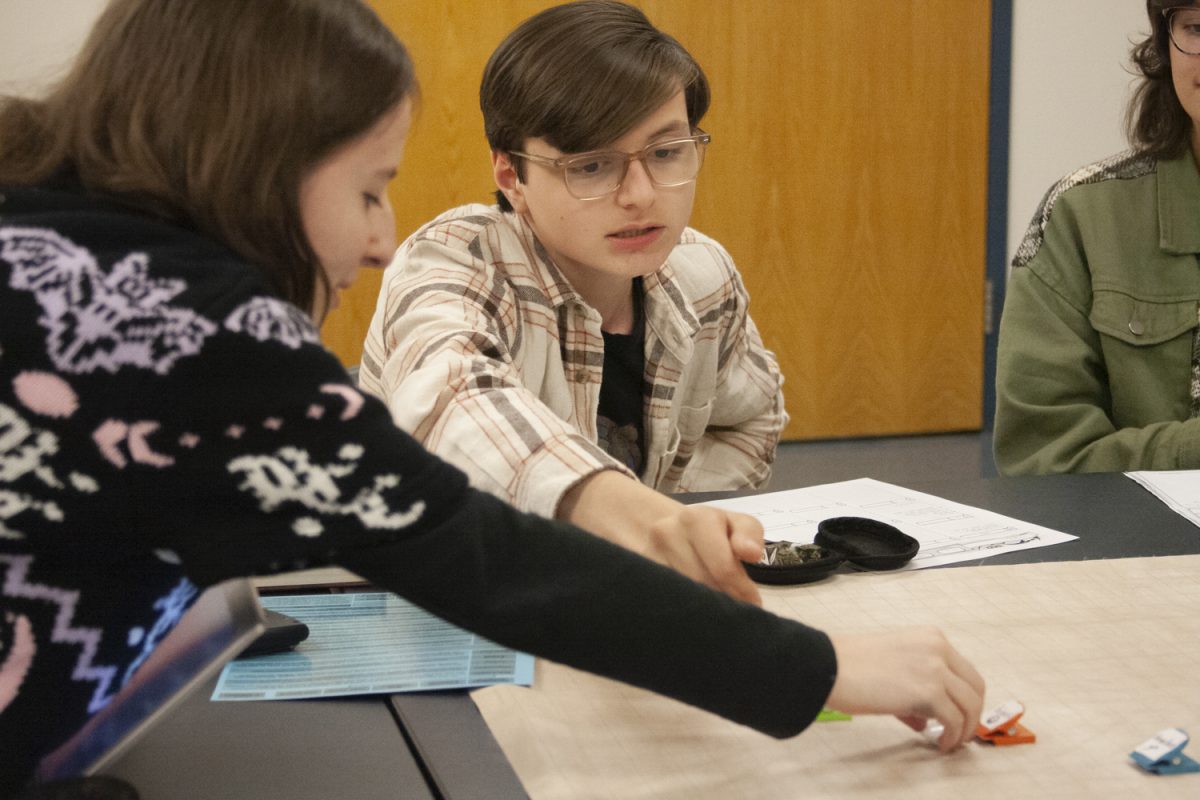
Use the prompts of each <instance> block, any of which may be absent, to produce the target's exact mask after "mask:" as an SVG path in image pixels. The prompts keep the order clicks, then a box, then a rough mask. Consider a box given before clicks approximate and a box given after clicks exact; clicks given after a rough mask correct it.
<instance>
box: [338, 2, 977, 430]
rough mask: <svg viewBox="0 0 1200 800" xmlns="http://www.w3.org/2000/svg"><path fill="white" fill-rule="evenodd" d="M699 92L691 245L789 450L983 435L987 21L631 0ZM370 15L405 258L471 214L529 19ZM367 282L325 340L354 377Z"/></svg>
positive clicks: (512, 10) (827, 7)
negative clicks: (390, 114)
mask: <svg viewBox="0 0 1200 800" xmlns="http://www.w3.org/2000/svg"><path fill="white" fill-rule="evenodd" d="M638 4H639V5H640V6H641V7H642V8H644V9H645V10H646V12H647V14H648V15H649V16H650V18H651V19H652V20H653V21H654V22H655V23H656V24H658V25H659V26H661V27H662V28H663V29H664V30H667V31H670V32H671V33H672V34H673V35H675V36H676V38H678V39H679V40H680V41H681V42H683V44H684V45H685V46H687V47H688V49H689V50H691V51H692V53H693V54H694V55H695V56H696V57H697V59H698V60H699V61H700V63H701V64H702V65H703V66H704V68H705V70H706V72H707V73H708V75H709V78H710V80H711V82H712V84H713V107H712V110H711V111H710V113H709V116H708V117H707V118H706V119H705V122H704V126H705V128H706V129H707V130H709V131H710V132H711V133H713V135H714V142H713V145H712V147H711V148H710V150H709V155H708V158H707V160H706V163H705V167H704V174H703V175H702V176H701V181H700V188H699V192H698V196H697V203H696V211H695V214H694V216H693V224H694V225H695V227H697V228H699V229H700V230H703V231H705V232H706V233H708V234H710V235H712V236H714V237H716V238H717V239H718V240H720V241H721V242H722V243H723V244H725V246H726V247H727V248H728V249H729V251H730V252H731V253H732V254H733V256H734V259H735V260H736V261H737V263H738V265H739V268H740V269H741V271H742V274H743V276H744V278H745V281H746V284H747V287H748V288H749V290H750V293H751V296H752V298H753V306H752V309H753V314H754V318H755V320H756V321H757V323H758V325H759V328H760V329H761V331H762V333H763V337H764V339H765V340H766V341H767V344H768V346H769V347H771V348H772V349H773V350H775V352H776V353H777V355H778V356H779V359H780V363H781V364H782V367H783V370H784V374H785V376H786V378H787V385H786V393H787V403H788V409H789V411H790V412H791V414H792V423H791V425H790V426H789V428H788V431H787V436H788V438H793V439H796V438H828V437H843V436H873V435H889V434H905V433H920V432H931V431H948V430H971V429H978V428H979V427H980V426H981V421H982V419H981V417H982V397H983V384H982V381H983V278H984V234H985V189H986V164H987V89H988V79H987V76H988V35H989V30H988V25H989V15H990V14H989V12H990V5H989V2H988V0H911V1H909V0H905V2H900V1H899V0H882V2H876V3H871V4H864V5H856V4H847V3H845V2H842V0H794V1H790V2H787V1H785V0H736V1H734V0H643V1H642V2H640V3H638ZM372 5H373V6H374V7H375V8H376V9H377V10H378V11H379V13H380V15H381V16H382V17H383V18H384V20H385V21H387V22H388V24H389V25H390V26H391V27H392V28H393V30H395V31H396V32H397V34H398V35H399V36H400V37H401V38H402V39H403V40H404V41H405V42H406V43H407V44H408V45H409V47H410V49H411V51H412V53H413V58H414V60H415V61H416V63H417V67H418V75H419V77H420V80H421V84H422V101H421V109H420V112H419V115H418V119H417V123H416V126H415V129H414V132H413V135H412V138H411V141H410V144H409V149H408V153H407V155H406V160H405V163H404V164H403V165H402V167H401V170H400V178H399V180H398V181H397V182H396V185H395V186H394V188H393V190H392V195H391V197H392V201H393V204H394V206H395V208H396V217H397V226H398V231H400V232H401V236H403V235H407V233H409V232H411V231H412V230H413V229H414V228H415V227H416V226H418V225H419V224H421V223H423V222H425V221H427V220H428V219H430V218H432V217H433V216H434V215H436V214H438V213H440V212H441V211H443V210H445V209H447V208H450V207H452V206H454V205H458V204H460V203H464V202H470V201H487V200H488V197H489V193H490V191H491V188H492V187H491V182H490V170H489V168H488V153H487V146H486V142H485V141H484V138H483V126H482V121H481V119H480V115H479V110H478V96H477V92H478V83H479V76H480V75H481V73H482V70H483V65H484V63H485V62H486V60H487V57H488V55H489V54H490V52H491V50H492V48H493V47H494V46H495V45H496V44H497V43H498V42H499V41H500V39H501V38H503V36H504V35H505V34H506V33H507V32H508V31H509V30H511V28H512V27H513V26H514V25H515V24H516V23H517V22H519V21H520V20H521V19H523V18H525V17H526V16H528V15H529V14H532V13H534V12H535V11H537V10H538V9H540V8H544V7H546V6H548V5H551V3H549V2H542V1H541V0H538V1H536V2H535V1H534V0H496V1H495V2H489V3H476V2H471V1H470V0H442V1H440V2H429V1H426V2H399V0H374V1H373V3H372ZM377 291H378V278H377V277H376V276H365V277H364V279H363V280H361V281H360V284H359V285H358V286H356V287H355V289H354V291H353V292H351V293H349V294H348V295H347V296H346V297H344V298H343V307H342V308H341V309H339V310H338V312H336V313H335V315H333V316H332V317H331V318H330V320H329V321H328V323H327V324H326V326H325V328H324V330H323V334H324V336H325V339H326V341H327V343H329V344H330V346H331V347H333V348H334V349H335V351H336V352H337V353H338V354H339V356H340V357H341V358H342V359H343V360H344V361H345V362H346V363H355V362H357V360H358V357H359V353H360V351H361V340H362V337H363V335H364V333H365V331H366V327H367V324H368V322H369V320H370V317H371V314H372V313H373V310H374V305H375V295H376V292H377Z"/></svg>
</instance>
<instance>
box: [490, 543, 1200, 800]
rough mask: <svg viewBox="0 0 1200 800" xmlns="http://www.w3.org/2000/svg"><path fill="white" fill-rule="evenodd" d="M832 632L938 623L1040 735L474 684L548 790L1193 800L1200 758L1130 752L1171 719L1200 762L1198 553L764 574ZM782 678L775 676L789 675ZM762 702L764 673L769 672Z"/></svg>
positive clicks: (513, 752) (548, 671)
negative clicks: (798, 578) (1159, 759)
mask: <svg viewBox="0 0 1200 800" xmlns="http://www.w3.org/2000/svg"><path fill="white" fill-rule="evenodd" d="M762 588H763V598H764V605H765V606H766V608H767V609H769V610H771V611H773V612H775V613H777V614H780V615H782V616H786V617H791V618H794V619H799V620H803V621H804V622H806V623H808V624H810V625H814V626H816V627H819V628H822V629H825V630H831V631H835V632H844V633H852V632H868V631H879V630H886V629H891V628H894V627H897V626H901V625H913V624H930V625H936V626H938V627H940V628H942V629H943V630H944V631H945V632H946V634H947V635H948V636H949V637H950V640H951V642H952V643H953V644H954V645H955V647H957V648H958V650H959V651H960V652H962V653H963V654H964V655H965V656H966V657H967V658H968V659H970V660H971V661H972V662H973V663H974V664H975V665H976V666H977V667H978V668H979V670H980V672H981V673H982V674H983V676H984V678H985V679H986V680H987V682H988V689H987V697H986V700H985V710H986V709H990V708H993V707H995V706H998V705H1000V704H1001V703H1004V702H1005V701H1007V700H1010V699H1014V700H1019V701H1021V702H1022V703H1023V704H1024V705H1025V709H1026V710H1025V715H1024V717H1023V718H1022V719H1021V722H1022V724H1023V725H1025V726H1026V727H1028V728H1029V729H1030V730H1032V731H1033V732H1034V733H1035V734H1036V735H1037V742H1036V743H1035V744H1029V745H1012V746H1005V747H996V746H994V745H991V744H985V743H983V742H980V741H975V742H972V743H970V744H968V745H967V746H966V747H964V748H961V749H960V750H958V751H956V752H954V753H952V754H949V755H943V754H940V753H939V752H938V751H937V750H936V748H935V747H934V746H932V745H931V744H929V743H928V742H927V740H926V739H925V737H924V736H922V735H921V734H918V733H914V732H913V731H911V730H910V729H909V728H907V727H906V726H904V725H903V724H902V723H900V722H899V721H897V720H895V719H894V718H891V717H882V716H856V717H855V718H854V719H853V720H851V721H848V722H847V721H842V722H818V723H815V724H814V725H813V726H812V727H810V728H809V729H808V730H807V731H805V732H804V733H803V734H801V735H800V736H797V737H794V738H792V739H789V740H785V741H777V740H774V739H771V738H770V737H767V736H765V735H762V734H759V733H756V732H755V731H753V730H750V729H749V728H745V727H742V726H739V725H736V724H733V723H730V722H727V721H725V720H723V719H720V718H718V717H716V716H713V715H711V714H707V713H705V712H703V711H699V710H697V709H694V708H691V707H689V706H686V705H684V704H682V703H677V702H675V701H672V700H668V699H665V698H662V697H659V696H656V695H653V694H651V693H649V692H646V691H643V690H640V689H635V688H632V687H629V686H625V685H623V684H619V683H616V682H613V681H609V680H605V679H602V678H597V677H595V676H592V675H589V674H586V673H583V672H578V671H575V670H572V669H569V668H567V667H563V666H561V665H558V664H554V663H550V662H547V661H544V660H539V661H538V666H537V674H536V679H535V683H534V688H532V689H526V688H520V687H511V686H500V687H491V688H487V689H482V690H479V691H476V692H474V693H473V694H472V697H473V699H474V700H475V703H476V705H477V706H478V707H479V710H480V712H481V713H482V714H483V717H484V719H485V720H486V721H487V724H488V725H489V727H490V728H491V730H492V733H493V734H494V735H495V737H496V739H497V741H498V742H499V743H500V746H501V747H502V748H503V750H504V752H505V754H506V755H507V757H508V759H509V761H510V762H511V763H512V765H513V767H514V769H515V770H516V772H517V775H518V776H519V777H520V779H521V781H522V783H523V785H524V786H525V789H526V791H527V792H528V793H529V795H530V797H531V798H532V800H549V799H551V798H564V799H566V798H570V800H579V799H580V798H606V799H607V798H614V797H620V798H635V797H644V798H655V799H656V800H658V798H686V800H700V799H701V798H737V797H754V798H797V797H803V798H833V797H836V798H895V797H921V798H942V797H945V798H951V797H953V798H972V800H982V798H1005V799H1006V800H1012V798H1050V799H1055V798H1088V800H1094V799H1095V798H1133V797H1136V798H1200V774H1188V775H1171V776H1165V775H1164V776H1160V775H1152V774H1149V773H1146V772H1143V771H1142V770H1140V769H1139V768H1137V767H1136V766H1135V765H1134V764H1133V762H1132V761H1131V760H1130V758H1129V753H1130V751H1132V750H1133V749H1134V748H1136V747H1137V746H1138V745H1140V744H1141V743H1142V742H1144V741H1145V740H1147V739H1149V738H1150V737H1151V736H1153V735H1154V734H1156V733H1157V732H1159V731H1160V730H1162V729H1164V728H1171V727H1178V728H1182V729H1184V730H1185V731H1187V732H1188V733H1189V734H1190V735H1191V736H1192V741H1191V743H1190V744H1189V745H1188V747H1187V748H1186V749H1185V751H1184V752H1185V754H1187V755H1190V756H1191V757H1192V758H1197V759H1200V555H1190V556H1171V557H1162V558H1136V559H1115V560H1103V561H1080V562H1058V563H1042V564H1021V565H1014V566H999V565H998V566H979V567H960V568H954V569H940V570H920V571H910V572H897V573H861V574H851V575H839V576H835V577H834V578H833V579H832V580H827V581H824V582H822V583H819V584H812V585H807V586H795V587H762ZM787 679H788V676H786V675H780V676H779V680H780V681H786V680H787ZM762 691H763V694H764V695H767V697H764V702H770V698H769V695H770V693H771V687H770V686H763V687H762Z"/></svg>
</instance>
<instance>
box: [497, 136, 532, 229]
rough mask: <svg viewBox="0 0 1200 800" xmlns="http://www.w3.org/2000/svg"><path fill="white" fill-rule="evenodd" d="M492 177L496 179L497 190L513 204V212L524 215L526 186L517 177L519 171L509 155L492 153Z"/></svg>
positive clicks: (498, 152)
mask: <svg viewBox="0 0 1200 800" xmlns="http://www.w3.org/2000/svg"><path fill="white" fill-rule="evenodd" d="M492 175H493V176H494V177H495V179H496V188H498V189H499V190H500V191H501V192H503V193H504V196H505V197H507V198H508V202H509V203H511V204H512V207H513V211H516V212H517V213H518V214H524V213H525V211H526V209H527V206H526V205H525V185H524V184H522V183H521V179H520V178H518V177H517V169H516V167H514V166H513V163H512V160H511V159H510V157H509V155H508V153H504V152H501V151H499V150H493V151H492Z"/></svg>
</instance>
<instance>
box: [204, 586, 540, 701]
mask: <svg viewBox="0 0 1200 800" xmlns="http://www.w3.org/2000/svg"><path fill="white" fill-rule="evenodd" d="M262 604H263V607H265V608H269V609H271V610H273V611H278V612H279V613H280V614H286V615H287V616H289V617H293V618H294V619H298V620H300V621H301V622H303V623H304V624H306V625H308V629H309V634H308V638H307V639H305V640H304V641H303V642H301V643H300V644H299V645H297V646H296V648H295V649H294V650H291V651H288V652H285V653H278V654H274V655H265V656H255V657H253V658H241V659H238V660H236V661H232V662H230V663H229V664H227V665H226V666H225V670H224V671H223V672H222V673H221V677H220V679H219V680H218V681H217V686H216V690H215V691H214V692H213V695H212V699H213V700H297V699H300V698H305V697H337V696H342V695H356V694H379V693H388V694H390V693H393V692H415V691H429V690H431V689H460V688H474V687H479V686H491V685H494V684H497V683H516V684H520V685H522V686H529V685H530V684H531V683H533V656H530V655H528V654H526V653H518V652H516V651H514V650H510V649H508V648H507V647H501V646H500V645H498V644H496V643H494V642H491V641H488V640H487V639H484V638H483V637H481V636H476V635H475V634H473V633H470V632H468V631H464V630H463V629H462V628H458V627H456V626H454V625H451V624H450V623H449V622H446V621H445V620H443V619H440V618H438V617H436V616H434V615H433V614H430V613H429V612H427V611H424V610H423V609H420V608H418V607H417V606H414V605H413V604H412V603H409V602H408V601H407V600H403V599H401V598H399V597H397V596H396V595H394V594H390V593H387V592H346V593H342V594H328V593H326V594H308V595H282V596H275V597H271V596H268V597H263V598H262Z"/></svg>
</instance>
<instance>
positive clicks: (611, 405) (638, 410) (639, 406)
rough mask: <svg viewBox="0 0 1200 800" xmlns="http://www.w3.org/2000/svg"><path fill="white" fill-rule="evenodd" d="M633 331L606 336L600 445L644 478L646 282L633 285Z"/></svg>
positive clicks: (600, 406) (599, 433)
mask: <svg viewBox="0 0 1200 800" xmlns="http://www.w3.org/2000/svg"><path fill="white" fill-rule="evenodd" d="M633 308H634V323H633V330H632V331H630V332H629V333H609V332H608V331H602V333H603V334H604V378H603V380H602V381H601V383H600V403H599V408H598V411H597V415H596V417H597V418H596V430H597V433H598V435H599V444H600V447H601V448H602V449H603V450H604V452H606V453H608V454H609V455H610V456H612V457H613V458H615V459H616V460H617V461H619V462H621V463H622V464H624V465H625V466H626V467H629V469H631V470H633V471H634V472H635V473H636V474H638V475H641V474H642V470H643V469H644V468H645V466H646V437H645V422H644V413H645V411H644V405H645V398H644V397H643V392H642V387H643V385H644V380H643V374H644V371H645V361H646V356H645V338H646V324H645V318H644V316H643V314H642V279H641V278H635V279H634V282H633Z"/></svg>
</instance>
